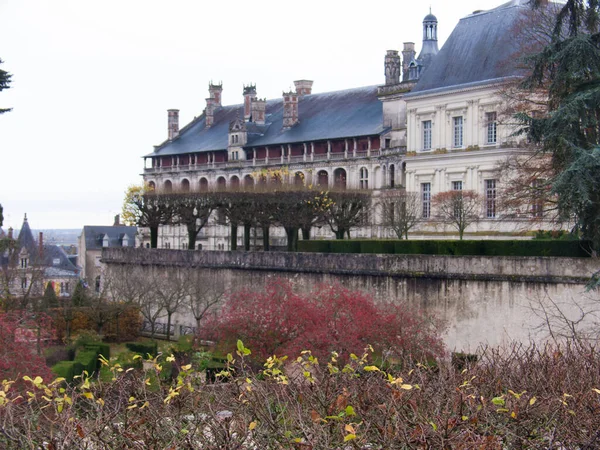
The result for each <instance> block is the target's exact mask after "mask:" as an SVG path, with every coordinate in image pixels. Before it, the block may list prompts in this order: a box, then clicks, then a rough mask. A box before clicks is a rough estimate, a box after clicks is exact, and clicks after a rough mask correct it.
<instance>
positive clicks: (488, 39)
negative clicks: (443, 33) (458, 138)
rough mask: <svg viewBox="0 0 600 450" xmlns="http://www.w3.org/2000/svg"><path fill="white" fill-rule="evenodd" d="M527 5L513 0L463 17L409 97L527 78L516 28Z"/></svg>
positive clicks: (407, 96)
mask: <svg viewBox="0 0 600 450" xmlns="http://www.w3.org/2000/svg"><path fill="white" fill-rule="evenodd" d="M522 3H523V4H522ZM525 4H526V2H524V1H520V0H513V1H511V2H508V3H505V4H503V5H501V6H499V7H497V8H494V9H491V10H488V11H482V12H478V13H474V14H471V15H469V16H467V17H464V18H462V19H461V20H460V22H459V23H458V25H457V26H456V27H455V28H454V30H453V31H452V34H450V37H449V38H448V40H447V41H446V43H445V44H444V45H443V47H442V48H441V50H440V51H439V53H438V54H437V56H436V57H435V58H434V59H433V60H432V62H431V65H430V66H429V67H428V68H427V70H426V71H425V72H424V73H423V76H422V77H421V79H420V80H419V81H418V82H417V85H416V86H415V88H414V89H413V90H412V92H410V93H409V94H407V95H406V96H405V98H410V97H414V96H417V95H420V94H423V93H425V92H427V93H434V92H442V91H445V90H449V89H452V88H454V87H456V86H463V85H473V86H475V85H479V84H487V83H490V82H493V81H499V80H502V79H506V78H508V77H514V76H521V75H523V72H522V70H520V69H518V68H517V64H516V63H517V62H518V61H517V60H516V57H515V55H516V53H517V52H518V51H519V48H520V46H519V43H518V41H517V40H516V39H514V34H515V33H514V29H515V27H516V26H517V23H518V21H519V20H520V19H521V17H522V13H523V12H524V11H525V10H526V8H527V6H526V5H525Z"/></svg>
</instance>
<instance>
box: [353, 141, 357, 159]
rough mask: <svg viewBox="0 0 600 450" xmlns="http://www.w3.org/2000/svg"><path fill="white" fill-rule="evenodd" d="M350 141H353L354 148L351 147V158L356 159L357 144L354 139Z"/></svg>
mask: <svg viewBox="0 0 600 450" xmlns="http://www.w3.org/2000/svg"><path fill="white" fill-rule="evenodd" d="M352 140H353V141H354V146H353V147H352V157H354V158H356V147H357V145H358V144H357V142H356V138H352Z"/></svg>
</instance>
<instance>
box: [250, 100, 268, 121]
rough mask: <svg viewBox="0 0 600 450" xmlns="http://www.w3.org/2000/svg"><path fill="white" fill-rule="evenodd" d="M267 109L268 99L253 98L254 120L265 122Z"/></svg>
mask: <svg viewBox="0 0 600 450" xmlns="http://www.w3.org/2000/svg"><path fill="white" fill-rule="evenodd" d="M266 109H267V99H266V98H263V99H260V98H254V99H253V100H252V122H254V123H256V124H258V125H264V124H265V111H266Z"/></svg>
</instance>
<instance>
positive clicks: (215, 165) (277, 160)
mask: <svg viewBox="0 0 600 450" xmlns="http://www.w3.org/2000/svg"><path fill="white" fill-rule="evenodd" d="M404 153H406V147H392V148H386V149H377V150H360V151H358V150H357V151H354V152H353V151H348V152H339V153H334V152H331V153H323V154H311V153H307V154H305V155H296V156H283V157H281V156H280V157H274V158H263V159H247V160H238V161H225V162H212V163H203V164H185V165H183V164H180V165H173V166H163V167H147V168H145V169H144V174H159V173H177V172H190V171H202V170H215V169H242V168H244V167H262V166H275V165H288V164H303V163H307V164H310V163H313V162H323V161H346V160H348V161H349V160H358V159H367V158H375V157H379V156H388V155H402V154H404Z"/></svg>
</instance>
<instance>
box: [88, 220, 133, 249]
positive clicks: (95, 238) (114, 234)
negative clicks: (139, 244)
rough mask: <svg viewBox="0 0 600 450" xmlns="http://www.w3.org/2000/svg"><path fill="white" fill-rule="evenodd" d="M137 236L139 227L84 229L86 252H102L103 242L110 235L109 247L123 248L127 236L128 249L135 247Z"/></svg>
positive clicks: (94, 226) (92, 226) (91, 226)
mask: <svg viewBox="0 0 600 450" xmlns="http://www.w3.org/2000/svg"><path fill="white" fill-rule="evenodd" d="M136 234H137V227H128V226H125V225H118V226H112V227H111V226H96V225H86V226H84V227H83V236H84V239H85V248H86V250H100V249H102V242H103V240H104V236H105V235H108V246H109V247H122V246H123V238H124V237H125V235H127V236H128V237H129V243H128V245H127V246H128V247H134V246H135V235H136Z"/></svg>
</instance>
